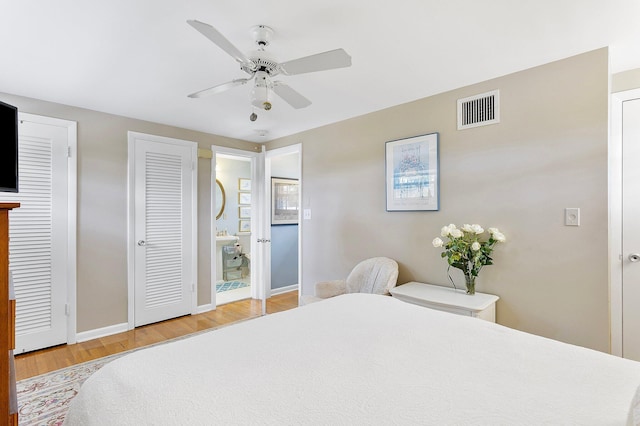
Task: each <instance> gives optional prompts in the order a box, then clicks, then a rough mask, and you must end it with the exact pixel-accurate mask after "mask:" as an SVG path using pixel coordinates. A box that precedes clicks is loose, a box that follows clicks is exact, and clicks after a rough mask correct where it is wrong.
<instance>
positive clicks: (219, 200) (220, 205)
mask: <svg viewBox="0 0 640 426" xmlns="http://www.w3.org/2000/svg"><path fill="white" fill-rule="evenodd" d="M226 201H227V197H226V195H225V193H224V186H222V182H220V181H219V180H218V179H216V212H217V213H216V220H217V219H220V216H222V212H224V205H225V203H226Z"/></svg>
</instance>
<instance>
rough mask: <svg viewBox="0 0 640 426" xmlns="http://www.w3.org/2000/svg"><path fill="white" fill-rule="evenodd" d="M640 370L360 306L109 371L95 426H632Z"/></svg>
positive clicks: (168, 351)
mask: <svg viewBox="0 0 640 426" xmlns="http://www.w3.org/2000/svg"><path fill="white" fill-rule="evenodd" d="M638 385H640V363H636V362H633V361H629V360H624V359H621V358H617V357H614V356H611V355H607V354H604V353H600V352H597V351H593V350H588V349H584V348H580V347H576V346H572V345H567V344H564V343H559V342H557V341H553V340H549V339H545V338H542V337H538V336H534V335H530V334H527V333H522V332H518V331H516V330H512V329H509V328H506V327H502V326H499V325H496V324H493V323H490V322H486V321H482V320H479V319H475V318H469V317H462V316H456V315H453V314H448V313H444V312H438V311H433V310H430V309H427V308H423V307H419V306H414V305H410V304H407V303H404V302H401V301H398V300H396V299H393V298H391V297H385V296H377V295H367V294H347V295H343V296H338V297H335V298H332V299H328V300H326V301H323V302H320V303H315V304H312V305H308V306H303V307H301V308H298V309H294V310H291V311H287V312H283V313H279V314H273V315H269V316H266V317H262V318H258V319H255V320H251V321H246V322H243V323H240V324H236V325H233V326H230V327H226V328H222V329H219V330H214V331H211V332H209V333H204V334H200V335H198V336H195V337H192V338H188V339H184V340H180V341H177V342H174V343H169V344H166V345H160V346H155V347H152V348H149V349H146V350H142V351H139V352H135V353H132V354H130V355H127V356H125V357H123V358H120V359H118V360H115V361H113V362H111V363H110V364H107V365H106V366H105V367H103V368H102V369H101V370H99V371H98V372H97V373H95V374H94V375H93V376H92V377H90V378H89V379H88V380H87V381H86V382H85V384H84V385H83V387H82V389H81V391H80V393H79V394H78V396H77V397H76V398H75V399H74V400H73V401H72V404H71V408H70V411H69V414H68V417H67V420H66V424H67V425H69V426H90V425H135V426H139V425H235V424H239V425H252V424H260V425H303V424H304V425H356V424H358V425H359V424H367V425H373V424H388V425H411V424H421V425H536V426H538V425H598V426H602V425H624V424H625V423H626V421H627V416H628V412H629V407H630V405H631V401H632V399H633V397H634V394H635V392H636V388H637V387H638Z"/></svg>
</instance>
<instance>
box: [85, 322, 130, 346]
mask: <svg viewBox="0 0 640 426" xmlns="http://www.w3.org/2000/svg"><path fill="white" fill-rule="evenodd" d="M125 331H129V324H127V323H126V322H123V323H122V324H115V325H110V326H108V327H102V328H96V329H95V330H89V331H83V332H81V333H78V334H76V341H77V342H78V343H80V342H86V341H87V340H93V339H99V338H100V337H105V336H111V335H112V334H118V333H124V332H125Z"/></svg>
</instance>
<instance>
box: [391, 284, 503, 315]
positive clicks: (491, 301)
mask: <svg viewBox="0 0 640 426" xmlns="http://www.w3.org/2000/svg"><path fill="white" fill-rule="evenodd" d="M390 293H391V295H392V296H393V297H395V298H397V299H400V300H402V301H404V302H408V303H413V304H414V305H420V306H425V307H427V308H431V309H437V310H439V311H445V312H451V313H453V314H458V315H465V316H468V317H476V318H481V319H483V320H487V321H491V322H496V302H497V301H498V299H500V298H499V297H498V296H495V295H493V294H486V293H476V294H474V295H473V296H471V295H468V294H467V293H466V292H465V291H464V290H457V291H456V290H454V289H453V288H451V287H442V286H438V285H432V284H424V283H417V282H410V283H407V284H402V285H400V286H398V287H394V288H392V289H391V290H390Z"/></svg>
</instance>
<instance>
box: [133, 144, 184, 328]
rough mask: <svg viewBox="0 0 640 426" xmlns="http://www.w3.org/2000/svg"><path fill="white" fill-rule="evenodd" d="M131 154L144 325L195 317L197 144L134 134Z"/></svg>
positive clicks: (137, 301)
mask: <svg viewBox="0 0 640 426" xmlns="http://www.w3.org/2000/svg"><path fill="white" fill-rule="evenodd" d="M129 150H130V151H129V152H130V155H133V158H130V160H129V162H130V167H131V166H133V169H134V170H130V173H131V174H130V176H133V181H134V182H133V190H132V192H131V193H130V196H131V195H133V199H130V201H129V203H130V207H133V213H132V214H133V223H132V229H130V234H129V239H130V247H131V252H132V253H133V261H132V264H133V271H131V270H130V278H131V276H132V275H133V281H134V283H133V293H134V294H133V299H134V303H133V306H134V312H133V317H134V321H133V325H135V326H140V325H144V324H149V323H152V322H158V321H162V320H165V319H169V318H175V317H178V316H182V315H186V314H189V313H194V312H195V301H196V297H195V292H196V287H197V286H196V272H195V271H196V261H195V253H196V249H195V247H196V236H195V235H196V234H195V228H196V223H197V222H196V220H195V218H194V214H195V212H196V208H195V202H196V199H197V197H196V176H197V170H196V167H197V166H196V164H197V163H196V159H197V157H196V154H197V145H196V144H195V143H194V142H186V141H178V140H174V139H169V138H161V137H157V136H151V135H144V134H140V133H133V132H130V133H129ZM130 214H131V212H130ZM130 290H131V289H130ZM130 296H131V291H130ZM130 305H131V303H130ZM130 325H131V321H130Z"/></svg>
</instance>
